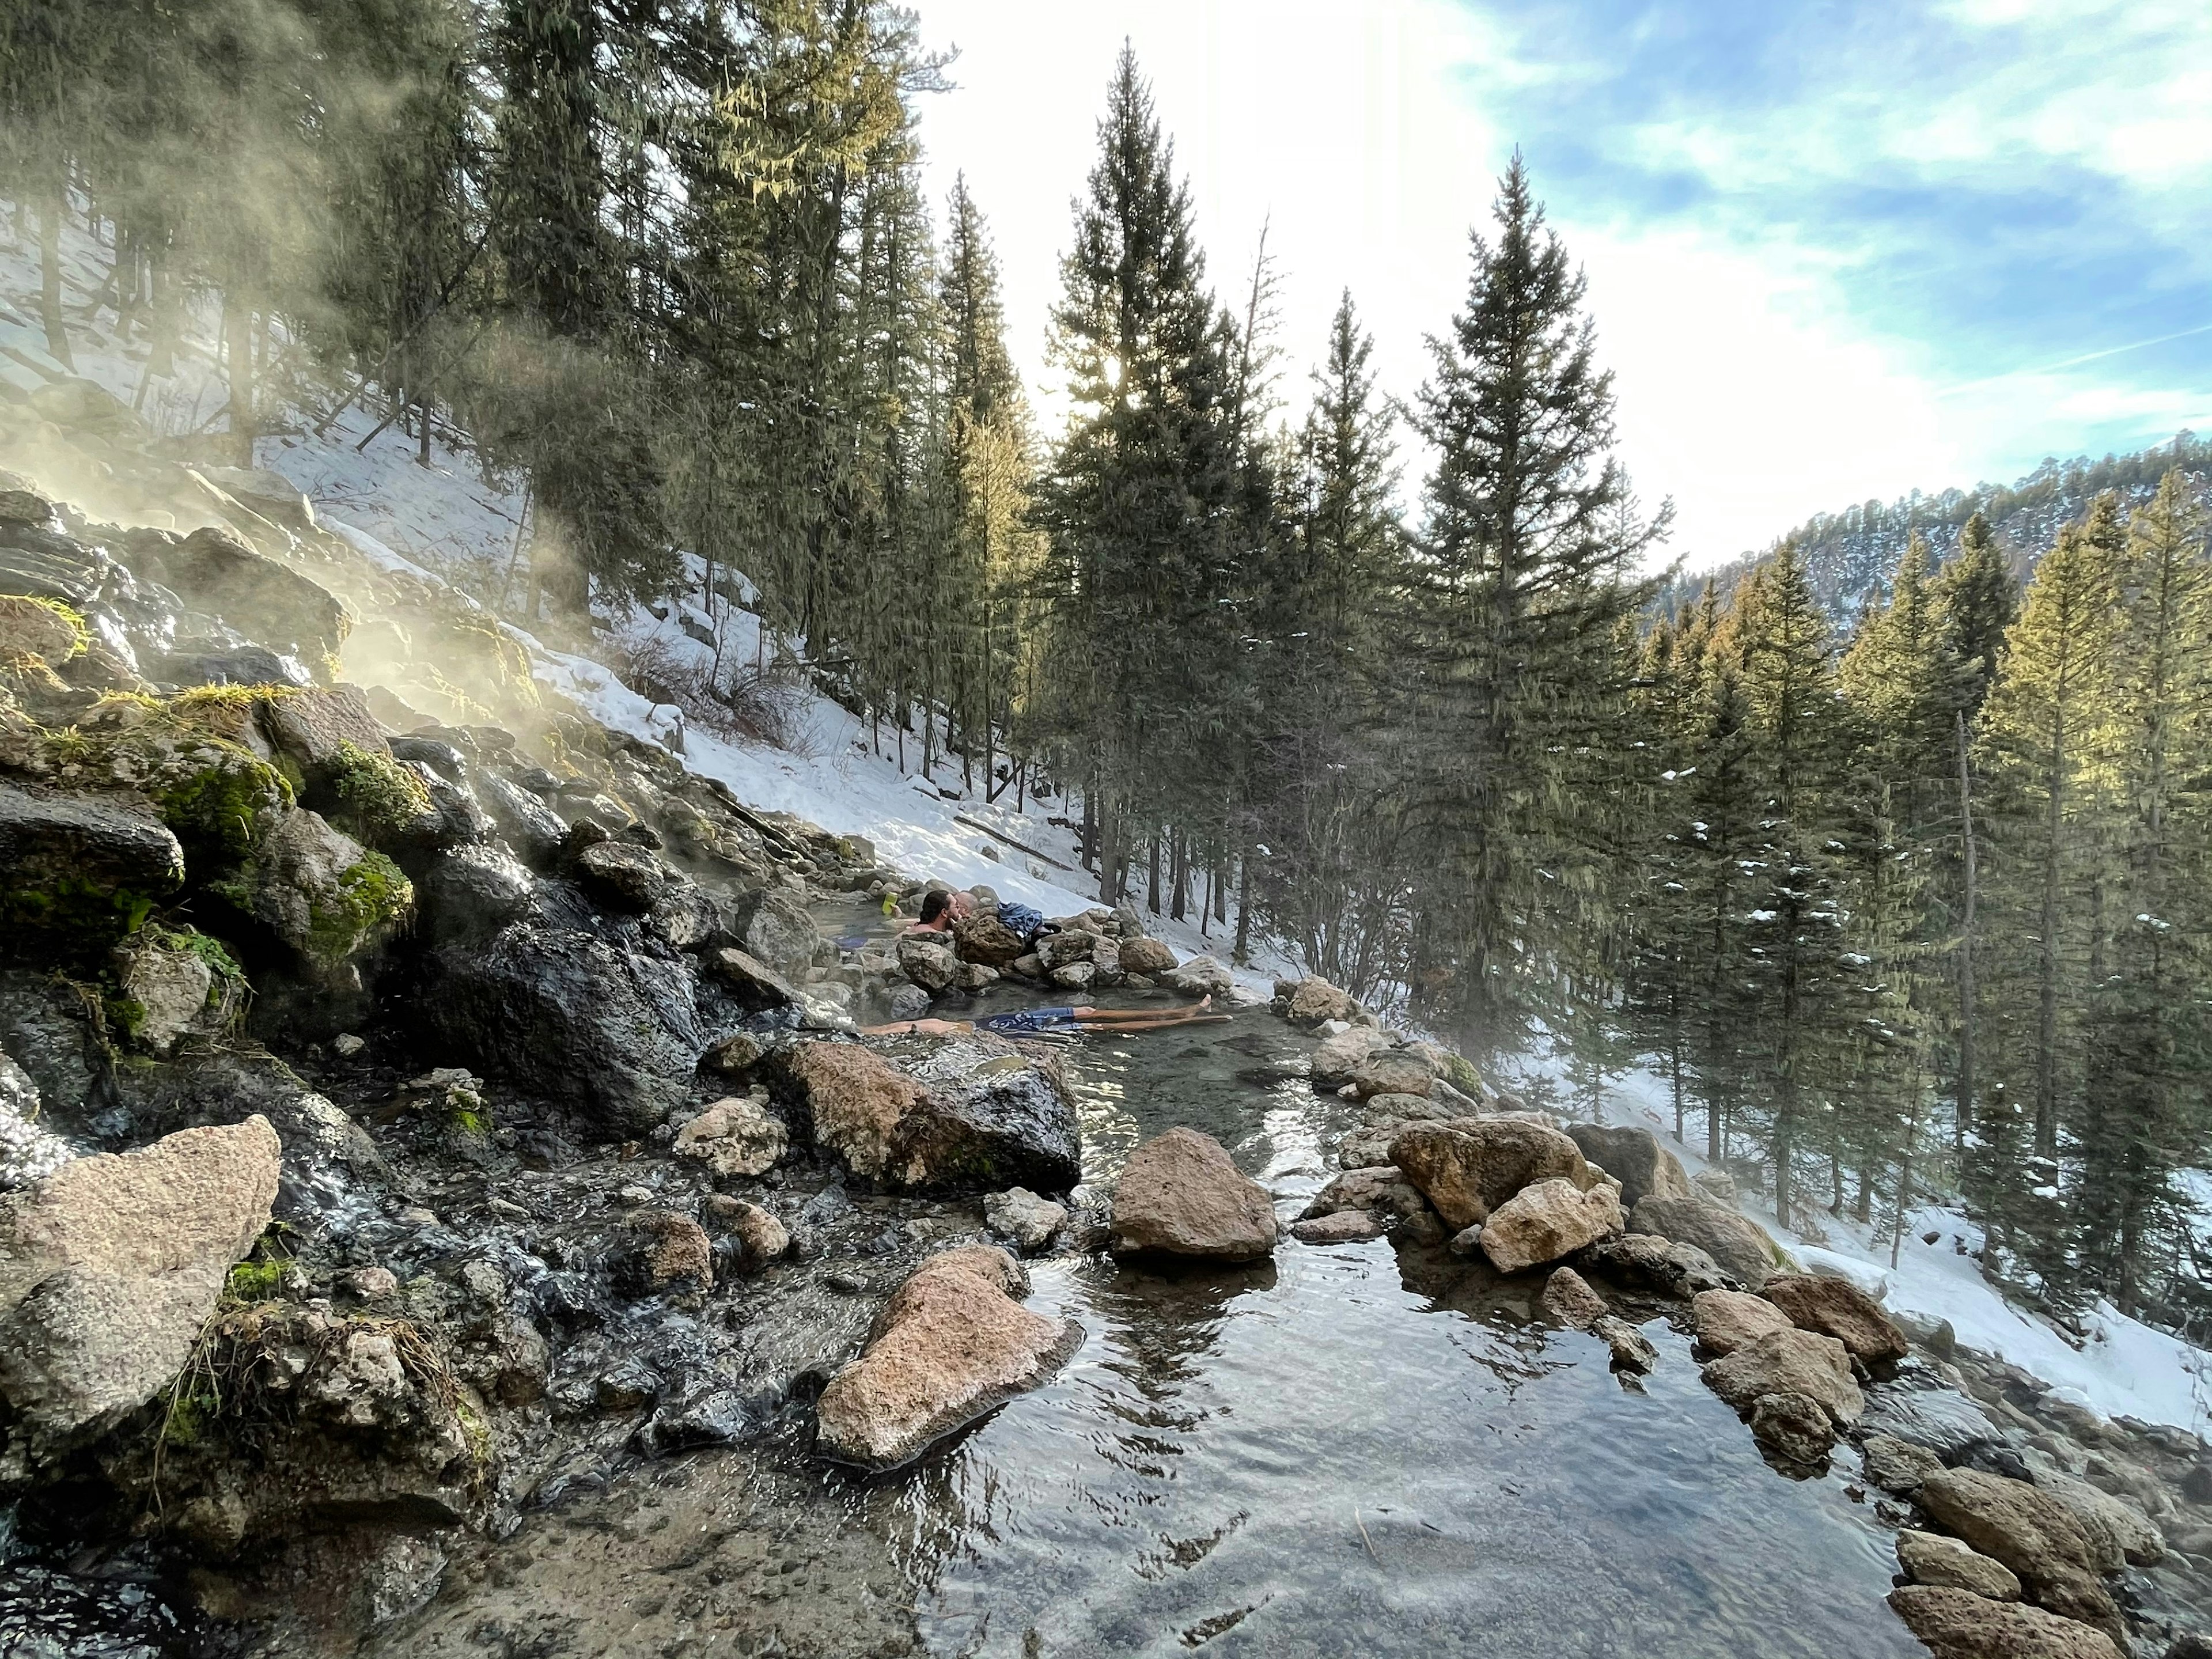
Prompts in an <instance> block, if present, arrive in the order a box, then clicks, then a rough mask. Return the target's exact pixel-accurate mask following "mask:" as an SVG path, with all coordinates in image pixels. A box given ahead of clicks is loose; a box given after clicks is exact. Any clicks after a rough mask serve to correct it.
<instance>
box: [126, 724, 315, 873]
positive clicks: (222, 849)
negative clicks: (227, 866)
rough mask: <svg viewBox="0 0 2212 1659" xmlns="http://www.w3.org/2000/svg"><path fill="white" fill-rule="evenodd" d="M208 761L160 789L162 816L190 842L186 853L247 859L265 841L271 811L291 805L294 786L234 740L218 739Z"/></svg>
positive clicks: (157, 800) (156, 799) (179, 836)
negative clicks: (267, 820) (232, 742)
mask: <svg viewBox="0 0 2212 1659" xmlns="http://www.w3.org/2000/svg"><path fill="white" fill-rule="evenodd" d="M215 750H216V754H215V758H214V759H212V760H211V761H210V763H208V764H207V765H205V766H204V767H202V768H200V769H198V770H197V771H194V772H190V773H187V774H186V775H185V776H183V777H182V778H179V779H178V780H177V781H175V782H173V783H172V784H170V785H169V786H168V787H166V788H164V789H161V791H159V792H158V793H156V794H155V797H154V805H155V808H156V809H157V810H158V811H160V812H161V821H162V822H163V823H166V824H167V825H168V826H169V828H170V829H173V830H174V831H175V832H176V836H177V839H178V840H179V841H180V842H184V843H185V854H186V856H187V857H188V858H189V857H191V855H192V854H196V853H197V854H199V855H200V856H202V857H206V856H209V855H213V856H214V857H216V859H218V860H222V861H225V862H234V861H236V860H240V859H242V858H245V857H246V855H247V854H250V853H252V851H253V849H254V848H256V847H257V846H258V845H259V844H260V841H261V836H262V832H263V830H264V828H265V827H266V826H265V824H264V822H263V821H264V818H265V817H267V816H268V815H269V814H270V812H271V811H278V810H281V809H283V808H284V807H288V806H289V805H292V802H293V799H294V797H293V793H292V786H291V784H290V783H289V782H288V781H286V779H285V777H284V775H283V774H282V773H281V772H279V771H277V769H276V768H275V767H273V766H271V765H270V764H269V763H268V762H266V761H264V760H259V759H257V758H256V757H253V756H252V755H250V754H248V753H247V752H246V750H243V749H240V748H239V747H238V746H237V745H236V744H227V743H220V742H219V743H217V744H215Z"/></svg>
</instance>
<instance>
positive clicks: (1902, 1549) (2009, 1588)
mask: <svg viewBox="0 0 2212 1659" xmlns="http://www.w3.org/2000/svg"><path fill="white" fill-rule="evenodd" d="M1897 1565H1899V1567H1900V1568H1901V1569H1903V1571H1904V1573H1905V1577H1907V1578H1910V1579H1911V1581H1912V1582H1913V1583H1916V1584H1934V1585H1936V1586H1938V1587H1939V1588H1942V1589H1961V1590H1968V1591H1971V1592H1972V1594H1974V1595H1985V1596H1987V1597H1988V1598H1989V1599H1990V1601H2019V1600H2020V1578H2019V1576H2018V1575H2017V1574H2015V1572H2014V1571H2013V1570H2012V1569H2011V1568H2010V1567H2008V1566H2007V1565H2005V1564H2004V1563H2003V1562H2002V1561H1996V1560H1992V1559H1990V1557H1988V1556H1986V1555H1984V1554H1982V1553H1979V1552H1978V1551H1977V1550H1975V1549H1973V1548H1972V1547H1970V1546H1968V1545H1966V1544H1963V1543H1961V1542H1960V1541H1959V1540H1957V1539H1955V1538H1946V1537H1945V1536H1944V1535H1943V1534H1942V1533H1940V1532H1910V1531H1907V1532H1900V1533H1899V1534H1897Z"/></svg>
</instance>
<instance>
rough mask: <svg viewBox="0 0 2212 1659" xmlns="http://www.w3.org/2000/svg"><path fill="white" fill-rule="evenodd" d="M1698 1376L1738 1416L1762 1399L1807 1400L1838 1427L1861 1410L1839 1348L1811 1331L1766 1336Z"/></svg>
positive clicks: (1846, 1360)
mask: <svg viewBox="0 0 2212 1659" xmlns="http://www.w3.org/2000/svg"><path fill="white" fill-rule="evenodd" d="M1699 1375H1701V1376H1703V1377H1704V1378H1705V1383H1706V1386H1708V1387H1709V1388H1711V1389H1712V1391H1713V1392H1714V1393H1715V1394H1717V1395H1720V1397H1721V1398H1722V1399H1723V1400H1725V1401H1728V1403H1729V1405H1731V1406H1733V1407H1735V1408H1736V1409H1737V1410H1738V1411H1740V1412H1747V1411H1749V1410H1751V1409H1752V1407H1753V1406H1755V1405H1757V1404H1758V1402H1759V1397H1760V1396H1761V1395H1770V1394H1802V1395H1810V1396H1811V1397H1812V1398H1813V1399H1814V1400H1815V1401H1819V1402H1820V1408H1821V1409H1822V1410H1823V1411H1825V1412H1826V1413H1827V1414H1828V1416H1829V1418H1830V1419H1832V1421H1833V1422H1834V1423H1835V1424H1836V1425H1838V1427H1841V1426H1842V1425H1845V1424H1848V1423H1851V1422H1854V1421H1856V1420H1857V1418H1858V1415H1859V1413H1860V1412H1862V1411H1863V1410H1864V1409H1865V1406H1866V1400H1865V1396H1864V1395H1862V1394H1860V1392H1859V1385H1858V1383H1857V1381H1856V1380H1855V1379H1854V1378H1853V1377H1852V1376H1851V1362H1850V1356H1849V1355H1848V1354H1846V1353H1845V1352H1844V1345H1843V1344H1842V1343H1840V1342H1838V1341H1837V1340H1835V1338H1833V1337H1832V1336H1816V1335H1814V1334H1813V1333H1812V1332H1810V1331H1800V1330H1795V1329H1791V1330H1786V1331H1769V1332H1768V1333H1767V1334H1765V1336H1762V1337H1759V1338H1756V1339H1754V1340H1752V1341H1750V1342H1747V1343H1745V1344H1744V1346H1741V1347H1740V1348H1738V1349H1737V1350H1736V1351H1735V1352H1733V1353H1731V1354H1729V1355H1727V1356H1725V1357H1724V1358H1719V1359H1716V1360H1714V1361H1713V1362H1712V1363H1711V1364H1709V1365H1707V1366H1706V1367H1705V1369H1704V1370H1703V1371H1701V1372H1700V1373H1699Z"/></svg>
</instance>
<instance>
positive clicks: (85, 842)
mask: <svg viewBox="0 0 2212 1659" xmlns="http://www.w3.org/2000/svg"><path fill="white" fill-rule="evenodd" d="M0 869H4V870H5V871H6V872H7V886H6V893H5V896H4V897H3V898H0V921H3V922H4V924H5V925H6V926H7V927H9V928H10V929H11V930H14V929H33V928H40V927H48V926H51V927H55V928H58V929H60V928H70V927H74V925H75V924H76V922H77V921H80V920H81V918H80V917H79V916H78V915H77V913H78V912H79V911H87V910H92V911H98V910H105V911H107V912H111V913H113V912H125V913H127V912H128V910H129V909H130V908H131V907H132V906H133V905H149V904H151V903H152V902H155V901H156V900H158V899H160V898H162V897H164V896H167V894H169V893H171V892H173V890H175V889H176V887H177V885H178V884H179V883H180V882H181V881H182V880H183V879H184V874H185V855H184V849H183V848H181V847H179V845H178V844H177V838H176V836H173V834H171V833H170V831H169V829H168V828H167V826H166V825H165V824H163V823H161V820H160V819H159V818H157V817H154V815H153V814H152V813H150V812H144V811H138V810H137V809H136V808H134V807H132V806H131V805H128V804H126V803H125V802H124V801H120V800H112V799H100V798H99V797H97V796H90V795H65V794H62V793H57V792H55V791H52V790H49V789H42V788H40V787H36V786H32V787H22V786H20V785H17V784H14V783H9V782H7V781H0ZM126 926H127V923H126V922H125V921H124V920H123V917H122V915H114V916H113V918H112V921H109V923H108V934H107V936H108V937H109V938H112V937H114V936H115V934H116V933H120V932H122V931H124V930H125V927H126Z"/></svg>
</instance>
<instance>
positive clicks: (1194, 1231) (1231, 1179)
mask: <svg viewBox="0 0 2212 1659" xmlns="http://www.w3.org/2000/svg"><path fill="white" fill-rule="evenodd" d="M1110 1248H1111V1249H1112V1250H1113V1252H1114V1254H1115V1255H1125V1256H1126V1255H1164V1256H1183V1257H1189V1258H1193V1259H1197V1260H1203V1261H1254V1260H1256V1259H1257V1258H1259V1257H1261V1256H1264V1255H1268V1254H1269V1253H1271V1252H1272V1251H1273V1249H1274V1248H1275V1211H1274V1206H1273V1204H1272V1203H1270V1202H1269V1200H1268V1198H1267V1188H1264V1187H1262V1186H1261V1185H1260V1183H1259V1182H1256V1181H1252V1180H1249V1179H1248V1178H1247V1177H1246V1176H1245V1175H1244V1174H1243V1171H1242V1170H1238V1169H1237V1165H1236V1164H1234V1163H1233V1162H1231V1159H1230V1157H1229V1154H1228V1152H1226V1151H1225V1149H1224V1148H1223V1146H1222V1145H1221V1143H1220V1142H1219V1141H1218V1140H1216V1139H1214V1138H1213V1137H1212V1135H1209V1134H1204V1133H1200V1131H1198V1130H1196V1129H1170V1130H1169V1131H1168V1132H1167V1133H1165V1134H1164V1135H1160V1136H1158V1137H1157V1138H1155V1139H1152V1140H1148V1141H1146V1143H1145V1144H1144V1145H1143V1146H1139V1147H1138V1148H1137V1150H1136V1151H1135V1152H1132V1153H1130V1154H1129V1161H1128V1163H1127V1164H1126V1165H1124V1166H1123V1168H1122V1170H1121V1179H1120V1181H1118V1182H1115V1188H1114V1224H1113V1234H1112V1241H1111V1246H1110Z"/></svg>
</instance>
